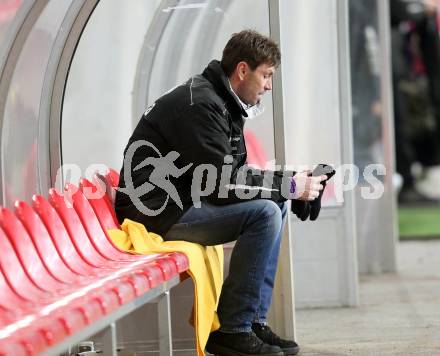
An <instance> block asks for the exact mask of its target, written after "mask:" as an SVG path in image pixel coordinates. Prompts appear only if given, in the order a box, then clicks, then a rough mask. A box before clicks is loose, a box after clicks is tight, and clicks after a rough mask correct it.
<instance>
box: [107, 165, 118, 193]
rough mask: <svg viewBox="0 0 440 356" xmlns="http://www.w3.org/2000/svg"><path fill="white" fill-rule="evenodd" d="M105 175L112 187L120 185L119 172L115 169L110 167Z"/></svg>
mask: <svg viewBox="0 0 440 356" xmlns="http://www.w3.org/2000/svg"><path fill="white" fill-rule="evenodd" d="M105 177H106V178H107V180H108V181H109V183H110V184H111V186H112V187H114V188H116V187H117V186H118V185H119V173H118V172H116V171H115V170H114V169H112V168H109V169H108V172H107V173H106V175H105Z"/></svg>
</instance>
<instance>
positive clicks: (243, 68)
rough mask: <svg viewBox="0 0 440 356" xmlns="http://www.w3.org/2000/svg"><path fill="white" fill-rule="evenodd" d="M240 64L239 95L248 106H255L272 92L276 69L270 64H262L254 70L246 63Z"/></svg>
mask: <svg viewBox="0 0 440 356" xmlns="http://www.w3.org/2000/svg"><path fill="white" fill-rule="evenodd" d="M242 63H243V65H240V64H239V67H238V70H239V77H240V84H239V85H238V88H237V95H238V96H239V97H240V99H241V100H242V101H243V102H244V103H246V104H248V105H255V104H258V103H259V102H260V101H261V98H262V97H263V95H264V94H265V93H266V92H267V91H269V90H272V77H273V74H274V73H275V67H274V66H271V65H269V64H266V63H263V64H260V65H259V66H258V67H257V68H255V70H252V69H251V68H250V67H249V65H248V64H247V63H246V62H242Z"/></svg>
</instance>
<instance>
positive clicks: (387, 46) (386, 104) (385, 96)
mask: <svg viewBox="0 0 440 356" xmlns="http://www.w3.org/2000/svg"><path fill="white" fill-rule="evenodd" d="M377 12H378V20H379V22H378V25H379V36H380V40H379V46H380V53H381V60H380V66H381V70H380V72H381V76H380V95H381V103H382V112H383V120H382V122H383V126H382V132H383V139H384V151H385V164H386V167H387V169H388V170H389V171H388V172H387V175H386V177H387V179H386V180H385V187H386V190H385V194H386V195H385V196H384V198H383V199H385V204H386V205H385V211H388V212H390V213H389V214H390V215H391V216H390V218H391V219H390V220H392V221H391V222H390V226H388V229H387V230H386V231H387V232H386V233H385V234H384V236H385V237H386V239H385V241H384V244H383V246H382V247H383V249H381V250H382V251H383V254H382V256H381V257H382V259H381V261H382V270H383V272H396V270H397V261H396V242H397V240H398V228H397V218H396V211H397V197H396V195H395V193H394V186H393V179H392V177H393V173H394V172H395V148H394V142H395V141H394V107H393V84H392V74H391V66H392V64H391V38H390V31H391V30H390V3H389V1H382V0H377Z"/></svg>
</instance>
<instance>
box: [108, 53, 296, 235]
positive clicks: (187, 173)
mask: <svg viewBox="0 0 440 356" xmlns="http://www.w3.org/2000/svg"><path fill="white" fill-rule="evenodd" d="M246 116H247V114H246V111H245V110H244V109H243V107H242V105H241V104H240V102H239V101H238V100H237V98H236V96H235V95H234V94H233V92H232V91H231V89H230V85H229V81H228V78H227V77H226V75H225V73H224V72H223V70H222V68H221V65H220V63H219V62H218V61H212V62H211V63H210V64H209V65H208V67H207V68H206V69H205V70H204V72H203V73H202V74H201V75H196V76H194V77H192V78H190V79H189V80H188V81H187V82H186V83H184V84H183V85H180V86H178V87H176V88H175V89H173V90H172V91H170V92H168V93H166V94H165V95H163V96H162V97H160V98H159V99H158V100H157V101H156V102H155V103H154V104H153V105H151V106H150V107H149V108H148V109H147V111H146V112H145V114H144V115H143V116H142V118H141V120H140V121H139V123H138V125H137V127H136V129H135V130H134V132H133V135H132V136H131V138H130V140H129V142H128V145H127V147H126V148H125V150H124V165H123V166H122V169H121V174H120V182H119V189H118V191H117V193H116V201H115V208H116V213H117V216H118V219H119V220H120V221H121V222H122V221H123V219H124V218H130V219H132V220H136V221H139V222H141V223H143V224H145V225H146V227H147V229H148V230H149V231H153V232H156V233H158V234H161V235H165V234H166V232H167V231H168V230H169V228H170V227H171V226H172V225H173V224H174V223H176V222H177V221H178V220H179V218H180V216H182V215H183V213H184V212H185V211H186V210H187V209H188V208H189V207H190V206H191V205H192V204H193V200H195V202H197V201H198V200H199V201H203V200H204V199H207V200H209V201H210V202H211V203H213V204H230V203H236V202H239V201H242V200H243V199H261V198H266V199H271V200H273V201H275V202H282V201H285V200H286V198H287V197H288V196H289V193H290V181H291V178H290V177H291V176H292V175H293V174H294V172H290V171H275V172H271V171H260V170H255V169H251V168H250V167H248V166H247V165H246V147H245V142H244V137H243V125H244V118H243V117H246ZM132 145H134V146H132ZM153 145H154V146H153ZM130 147H131V149H130ZM172 151H176V152H177V153H178V154H174V156H172V155H173V154H170V156H167V155H168V154H169V153H170V152H172ZM159 154H160V155H159ZM129 156H132V157H133V158H132V163H131V165H130V164H129V163H128V162H127V159H128V158H129ZM160 156H161V157H168V160H162V161H161V162H162V165H161V166H160V167H161V169H163V170H164V171H163V172H165V173H166V172H169V173H170V174H169V175H162V176H163V177H164V178H163V179H162V181H161V183H160V184H159V185H161V187H159V186H158V185H157V184H155V182H157V181H158V180H160V177H161V174H156V175H155V177H153V176H152V173H153V171H154V168H155V166H154V163H155V162H156V163H157V161H154V159H155V158H158V157H160ZM148 157H150V160H149V161H146V162H144V163H143V164H142V162H143V161H144V160H145V159H146V158H148ZM176 157H177V159H176ZM151 158H152V159H151ZM148 163H150V164H148ZM203 164H205V165H206V164H209V165H211V169H210V171H211V172H210V173H209V174H207V173H206V171H205V174H204V175H203V179H201V180H200V176H202V175H201V174H200V172H201V171H202V169H201V168H202V167H203V166H202V167H199V168H197V167H198V166H200V165H203ZM138 165H140V166H139V167H141V168H139V169H136V168H137V166H138ZM174 165H175V166H174ZM189 165H191V166H189ZM184 167H187V168H185V169H182V168H184ZM188 167H189V168H188ZM214 168H215V169H214ZM179 169H182V171H179ZM183 171H184V173H183V174H182V172H183ZM195 172H196V173H197V174H194V173H195ZM222 172H223V174H222ZM228 172H230V174H228ZM156 173H157V171H156ZM153 174H155V173H153ZM193 174H194V177H196V178H197V177H198V178H197V179H196V180H195V181H196V183H197V184H193V190H191V186H192V183H193ZM130 175H131V180H132V182H133V185H132V186H131V185H130V184H126V183H127V182H126V178H127V177H130ZM222 176H223V178H222ZM229 176H230V179H229ZM158 177H159V178H158ZM283 177H284V178H283ZM209 182H210V183H213V184H211V185H210V183H209ZM169 183H171V184H172V186H174V187H175V189H176V191H177V192H178V195H179V196H178V199H175V195H173V194H169V193H170V191H169V190H168V191H166V190H165V189H163V188H164V184H169ZM141 185H143V187H144V190H143V191H142V192H141V193H139V192H137V193H133V191H131V192H130V189H129V188H130V187H135V188H138V187H140V186H141ZM210 186H212V189H209V188H210ZM194 187H195V188H196V189H194ZM165 188H166V187H165ZM197 188H198V189H197ZM205 188H206V189H205ZM132 190H133V189H132ZM198 190H201V191H204V190H205V191H206V192H207V193H209V194H206V196H202V197H201V198H200V199H197V198H198V197H199V195H200V194H197V191H198ZM133 194H134V195H135V196H136V197H135V200H136V199H138V198H139V199H138V200H137V202H138V204H140V203H141V204H142V206H145V207H146V208H148V209H149V210H150V211H153V213H150V212H147V213H146V212H145V211H143V212H142V211H139V209H138V208H137V207H136V206H135V204H134V203H133V201H134V200H133V196H130V195H133ZM192 194H193V195H194V196H195V197H196V199H192ZM176 200H177V202H176Z"/></svg>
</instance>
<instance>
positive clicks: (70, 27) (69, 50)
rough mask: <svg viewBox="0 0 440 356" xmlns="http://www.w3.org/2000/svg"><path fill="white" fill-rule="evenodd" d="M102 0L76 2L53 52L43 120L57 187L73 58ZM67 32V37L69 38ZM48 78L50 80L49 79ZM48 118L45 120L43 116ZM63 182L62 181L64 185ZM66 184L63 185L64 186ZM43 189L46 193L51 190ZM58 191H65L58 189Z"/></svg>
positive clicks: (52, 184) (70, 9) (42, 113)
mask: <svg viewBox="0 0 440 356" xmlns="http://www.w3.org/2000/svg"><path fill="white" fill-rule="evenodd" d="M98 3H99V0H87V1H86V0H81V1H80V2H79V1H74V2H73V4H72V5H71V7H70V8H69V11H68V13H67V14H66V17H65V19H64V21H63V26H66V28H64V27H63V26H62V27H61V28H60V31H59V33H58V35H57V38H56V41H55V44H54V48H55V49H56V51H54V52H53V54H52V56H51V58H50V60H49V64H51V65H50V66H48V68H49V69H48V74H47V75H46V78H45V83H44V84H45V87H44V88H43V91H44V93H45V95H44V96H43V97H42V105H41V110H40V121H41V120H42V119H44V120H47V121H48V124H49V133H48V134H49V155H50V162H49V163H50V178H51V179H50V182H49V181H46V184H49V186H54V184H55V181H56V175H57V172H58V169H59V168H60V166H61V164H62V152H61V149H62V144H61V120H62V111H63V101H64V94H65V89H66V83H67V79H68V75H69V70H70V66H71V64H72V60H73V56H74V55H75V51H76V48H77V46H78V43H79V41H80V39H81V36H82V33H83V31H84V29H85V26H86V25H87V22H88V21H89V19H90V16H91V15H92V13H93V11H94V10H95V8H96V6H97V5H98ZM66 33H67V35H66ZM46 79H47V80H46ZM42 115H44V117H42ZM60 183H61V182H60ZM61 185H62V184H61ZM45 188H48V187H42V191H47V190H45ZM58 188H62V186H61V187H58Z"/></svg>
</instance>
